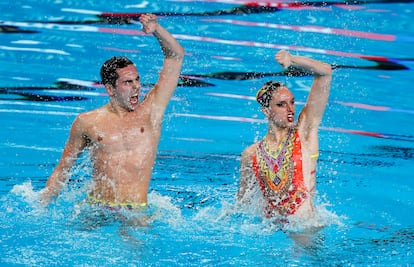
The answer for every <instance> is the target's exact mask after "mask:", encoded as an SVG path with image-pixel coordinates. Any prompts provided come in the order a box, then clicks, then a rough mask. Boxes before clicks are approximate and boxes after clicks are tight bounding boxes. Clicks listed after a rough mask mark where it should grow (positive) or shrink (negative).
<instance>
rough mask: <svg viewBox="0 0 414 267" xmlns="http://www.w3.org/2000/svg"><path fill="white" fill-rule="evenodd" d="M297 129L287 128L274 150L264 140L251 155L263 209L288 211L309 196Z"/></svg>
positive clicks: (294, 208) (272, 213)
mask: <svg viewBox="0 0 414 267" xmlns="http://www.w3.org/2000/svg"><path fill="white" fill-rule="evenodd" d="M301 149H302V148H301V142H300V138H299V134H298V131H297V130H296V129H291V130H289V132H288V134H287V135H286V137H285V139H284V140H282V142H281V144H280V146H279V148H278V149H277V150H276V151H269V149H267V144H266V141H265V140H262V141H260V142H259V145H258V147H257V150H256V154H255V155H254V156H253V170H254V173H255V175H256V177H257V180H258V182H259V185H260V188H261V190H262V193H263V195H264V197H265V199H266V200H267V202H268V205H267V207H266V213H267V215H268V216H269V217H271V216H272V215H282V216H286V215H292V214H295V212H296V211H297V210H298V209H299V207H300V206H301V205H302V204H303V202H304V200H305V199H306V198H308V196H309V190H307V188H306V187H305V185H304V181H303V171H302V150H301Z"/></svg>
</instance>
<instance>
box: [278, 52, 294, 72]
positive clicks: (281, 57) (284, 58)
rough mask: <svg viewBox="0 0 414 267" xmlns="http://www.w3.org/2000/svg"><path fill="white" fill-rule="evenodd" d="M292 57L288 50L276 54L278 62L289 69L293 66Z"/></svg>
mask: <svg viewBox="0 0 414 267" xmlns="http://www.w3.org/2000/svg"><path fill="white" fill-rule="evenodd" d="M291 57H292V56H291V55H290V53H289V52H288V51H286V50H280V51H279V52H277V53H276V54H275V59H276V61H277V62H278V63H279V64H280V65H282V67H283V68H289V67H290V65H292V58H291Z"/></svg>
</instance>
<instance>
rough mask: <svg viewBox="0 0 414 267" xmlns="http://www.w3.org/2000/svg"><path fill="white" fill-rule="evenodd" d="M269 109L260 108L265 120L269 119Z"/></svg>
mask: <svg viewBox="0 0 414 267" xmlns="http://www.w3.org/2000/svg"><path fill="white" fill-rule="evenodd" d="M269 110H270V109H269V108H268V107H264V106H263V107H262V112H263V113H264V115H265V116H266V118H269V114H270V113H269V112H270V111H269Z"/></svg>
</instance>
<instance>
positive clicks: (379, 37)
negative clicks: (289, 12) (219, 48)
mask: <svg viewBox="0 0 414 267" xmlns="http://www.w3.org/2000/svg"><path fill="white" fill-rule="evenodd" d="M201 21H206V22H216V23H226V24H233V25H239V26H250V27H264V28H271V29H281V30H292V31H297V32H309V33H320V34H330V35H341V36H348V37H356V38H364V39H371V40H376V41H387V42H396V41H401V42H414V37H412V36H397V35H393V34H381V33H370V32H363V31H354V30H345V29H337V28H329V27H321V26H315V25H286V24H275V23H266V22H252V21H243V20H235V19H201Z"/></svg>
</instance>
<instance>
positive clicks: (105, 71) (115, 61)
mask: <svg viewBox="0 0 414 267" xmlns="http://www.w3.org/2000/svg"><path fill="white" fill-rule="evenodd" d="M133 64H134V63H133V62H132V61H131V60H130V59H128V58H126V57H122V56H118V57H111V58H110V59H108V60H107V61H105V63H104V64H103V65H102V67H101V78H102V84H104V85H105V84H107V83H109V84H111V85H115V82H116V80H117V79H118V77H119V75H118V73H117V72H116V70H117V69H122V68H125V67H126V66H128V65H133Z"/></svg>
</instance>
